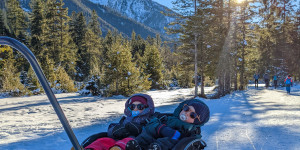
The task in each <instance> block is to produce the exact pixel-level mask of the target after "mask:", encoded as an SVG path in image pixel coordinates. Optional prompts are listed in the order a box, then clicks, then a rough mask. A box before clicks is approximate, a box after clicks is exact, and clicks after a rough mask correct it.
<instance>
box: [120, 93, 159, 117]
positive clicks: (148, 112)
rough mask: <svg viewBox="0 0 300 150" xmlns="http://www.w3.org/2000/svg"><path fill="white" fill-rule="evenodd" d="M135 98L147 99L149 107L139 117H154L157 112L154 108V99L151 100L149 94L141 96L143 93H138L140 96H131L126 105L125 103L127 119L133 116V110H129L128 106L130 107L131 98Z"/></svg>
mask: <svg viewBox="0 0 300 150" xmlns="http://www.w3.org/2000/svg"><path fill="white" fill-rule="evenodd" d="M133 96H142V97H144V98H146V100H147V105H148V106H149V107H148V108H146V109H145V110H144V111H143V112H142V113H141V114H140V115H139V116H143V115H152V114H153V113H154V111H155V108H154V102H153V99H152V98H151V96H150V95H147V94H141V93H138V94H134V95H132V96H130V97H129V98H128V99H127V101H126V103H125V109H124V114H125V115H126V116H127V117H130V116H131V110H130V109H129V108H128V105H129V101H130V98H131V97H133Z"/></svg>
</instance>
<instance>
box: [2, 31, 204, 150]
mask: <svg viewBox="0 0 300 150" xmlns="http://www.w3.org/2000/svg"><path fill="white" fill-rule="evenodd" d="M0 45H7V46H10V47H12V48H14V49H16V50H18V51H19V52H20V53H22V54H23V55H24V56H25V58H26V59H27V60H28V62H29V63H30V65H31V67H32V68H33V70H34V72H35V74H36V76H37V77H38V79H39V82H40V84H41V85H42V87H43V89H44V91H45V93H46V95H47V97H48V99H49V101H50V103H51V105H52V107H53V108H54V110H55V113H56V114H57V116H58V118H59V120H60V122H61V124H62V125H63V128H64V130H65V131H66V133H67V135H68V137H69V139H70V141H71V143H72V145H73V148H72V149H75V150H84V147H86V146H88V145H89V144H91V143H92V142H93V141H95V140H97V139H98V138H101V137H107V132H101V133H97V134H94V135H91V136H89V137H88V138H87V139H85V140H84V141H83V142H82V144H81V145H80V144H79V142H78V140H77V138H76V136H75V134H74V132H73V130H72V128H71V126H70V124H69V122H68V120H67V118H66V116H65V114H64V112H63V110H62V109H61V107H60V105H59V103H58V101H57V99H56V97H55V95H54V93H53V92H52V90H51V88H50V86H49V84H48V82H47V79H46V77H45V75H44V73H43V71H42V69H41V67H40V66H39V64H38V62H37V60H36V58H35V56H34V54H33V53H32V52H31V51H30V49H29V48H27V47H26V46H25V45H24V44H22V43H21V42H19V41H17V40H15V39H13V38H10V37H5V36H0ZM204 147H206V143H205V142H204V141H203V140H202V139H201V138H196V137H187V138H183V139H181V140H180V142H179V143H177V144H176V145H175V147H174V148H173V149H172V150H202V149H204Z"/></svg>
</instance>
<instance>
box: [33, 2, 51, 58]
mask: <svg viewBox="0 0 300 150" xmlns="http://www.w3.org/2000/svg"><path fill="white" fill-rule="evenodd" d="M31 9H32V14H31V26H30V30H31V40H30V46H31V50H32V51H33V53H34V54H35V56H36V57H37V59H38V61H40V62H43V61H44V60H45V59H44V56H45V55H47V54H48V53H47V52H46V51H47V47H46V45H45V44H46V38H47V37H46V33H45V32H46V30H48V28H47V26H46V20H45V17H44V8H43V3H42V1H41V0H35V1H32V8H31Z"/></svg>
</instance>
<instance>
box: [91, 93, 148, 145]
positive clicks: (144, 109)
mask: <svg viewBox="0 0 300 150" xmlns="http://www.w3.org/2000/svg"><path fill="white" fill-rule="evenodd" d="M153 113H154V103H153V100H152V98H151V97H150V96H149V95H147V94H135V95H133V96H131V97H130V98H129V99H128V100H127V101H126V103H125V109H124V114H125V116H123V118H122V119H121V120H120V121H119V123H112V124H110V125H109V127H108V132H107V135H108V137H103V138H99V139H97V140H96V141H94V142H93V143H91V144H90V145H88V146H87V147H85V150H125V149H128V148H126V144H127V142H128V141H130V140H133V139H134V138H135V136H137V135H139V134H140V133H141V132H142V128H143V126H144V125H145V124H146V123H147V122H146V119H149V118H150V117H151V116H152V115H153Z"/></svg>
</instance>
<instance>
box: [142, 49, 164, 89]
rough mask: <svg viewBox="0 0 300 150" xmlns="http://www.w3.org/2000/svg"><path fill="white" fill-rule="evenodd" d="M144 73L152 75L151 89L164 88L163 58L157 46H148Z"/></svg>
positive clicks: (144, 57) (144, 60)
mask: <svg viewBox="0 0 300 150" xmlns="http://www.w3.org/2000/svg"><path fill="white" fill-rule="evenodd" d="M143 62H144V64H145V68H144V72H145V73H146V74H148V75H150V79H151V81H152V84H151V88H162V87H161V83H162V78H163V76H162V70H163V68H162V58H161V56H160V53H159V50H158V48H157V46H156V45H150V44H148V45H147V46H146V49H145V54H144V56H143Z"/></svg>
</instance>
